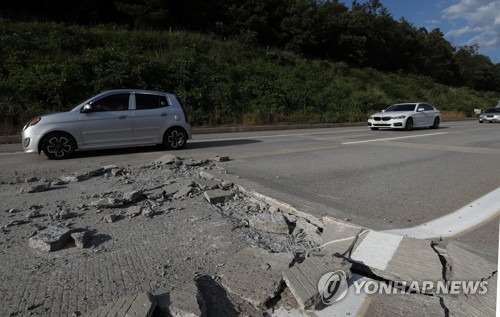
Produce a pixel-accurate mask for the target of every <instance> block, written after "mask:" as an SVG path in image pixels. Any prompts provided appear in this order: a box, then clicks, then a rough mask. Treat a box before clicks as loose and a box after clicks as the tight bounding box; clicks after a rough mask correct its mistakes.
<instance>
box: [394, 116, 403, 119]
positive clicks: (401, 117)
mask: <svg viewBox="0 0 500 317" xmlns="http://www.w3.org/2000/svg"><path fill="white" fill-rule="evenodd" d="M392 118H393V119H404V118H406V116H399V117H392Z"/></svg>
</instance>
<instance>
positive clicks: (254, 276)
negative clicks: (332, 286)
mask: <svg viewBox="0 0 500 317" xmlns="http://www.w3.org/2000/svg"><path fill="white" fill-rule="evenodd" d="M292 260H293V255H292V254H291V253H270V252H267V251H265V250H262V249H258V248H250V247H248V248H245V249H243V250H241V251H240V252H238V253H237V254H235V255H234V256H233V258H231V259H230V260H229V261H228V262H227V263H226V264H225V265H224V267H223V268H222V270H221V271H220V275H221V284H222V286H223V287H224V288H225V289H226V290H227V291H228V292H229V293H232V294H234V295H237V296H239V297H241V298H242V299H244V300H246V301H248V302H249V303H250V304H252V305H253V306H254V307H255V308H263V307H264V305H265V303H266V302H267V301H268V300H270V299H271V298H273V297H275V296H276V294H277V292H278V291H279V289H280V287H281V283H282V281H283V278H282V275H281V272H282V270H284V269H287V268H288V267H289V264H290V263H291V262H292Z"/></svg>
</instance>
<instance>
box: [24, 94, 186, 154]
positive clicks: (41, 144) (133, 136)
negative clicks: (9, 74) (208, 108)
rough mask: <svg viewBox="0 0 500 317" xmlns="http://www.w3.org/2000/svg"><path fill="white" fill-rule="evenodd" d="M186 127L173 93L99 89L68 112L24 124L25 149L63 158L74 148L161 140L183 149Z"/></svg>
mask: <svg viewBox="0 0 500 317" xmlns="http://www.w3.org/2000/svg"><path fill="white" fill-rule="evenodd" d="M191 131H192V130H191V125H190V124H189V123H188V121H187V116H186V113H185V111H184V108H183V107H182V106H181V104H180V103H179V101H178V100H177V98H176V97H175V95H173V94H171V93H166V92H159V91H148V90H132V89H130V90H128V89H120V90H110V91H105V92H102V93H100V94H98V95H96V96H94V97H92V98H90V99H88V100H86V101H84V102H82V103H81V104H79V105H78V106H76V107H75V108H73V109H72V110H70V111H68V112H61V113H55V114H48V115H43V116H40V117H36V118H34V119H32V120H30V121H29V122H28V123H27V124H26V125H25V126H24V128H23V131H22V143H23V149H24V152H26V153H34V152H38V154H40V153H41V152H42V151H43V152H44V153H45V155H47V157H48V158H49V159H56V160H58V159H66V158H68V157H70V156H71V155H72V154H73V152H74V151H75V150H78V151H80V150H90V149H108V148H120V147H131V146H140V145H154V144H163V145H164V146H165V147H166V148H167V149H169V150H178V149H182V148H183V147H184V146H185V145H186V142H187V140H188V139H190V138H191Z"/></svg>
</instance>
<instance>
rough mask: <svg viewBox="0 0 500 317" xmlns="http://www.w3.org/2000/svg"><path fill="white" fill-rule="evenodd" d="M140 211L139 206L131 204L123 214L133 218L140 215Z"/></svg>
mask: <svg viewBox="0 0 500 317" xmlns="http://www.w3.org/2000/svg"><path fill="white" fill-rule="evenodd" d="M141 212H142V207H141V206H131V207H128V208H127V210H126V211H125V216H126V217H130V218H133V217H135V216H138V215H140V214H141Z"/></svg>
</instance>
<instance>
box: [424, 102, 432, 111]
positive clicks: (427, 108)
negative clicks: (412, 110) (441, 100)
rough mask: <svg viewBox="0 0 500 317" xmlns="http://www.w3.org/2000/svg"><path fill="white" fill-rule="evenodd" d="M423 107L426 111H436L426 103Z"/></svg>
mask: <svg viewBox="0 0 500 317" xmlns="http://www.w3.org/2000/svg"><path fill="white" fill-rule="evenodd" d="M422 106H423V107H424V111H432V110H434V109H433V108H432V106H431V105H428V104H426V103H424V104H423V105H422Z"/></svg>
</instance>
